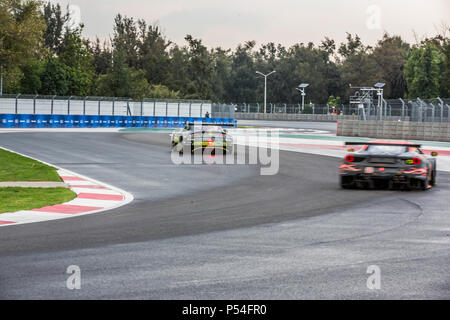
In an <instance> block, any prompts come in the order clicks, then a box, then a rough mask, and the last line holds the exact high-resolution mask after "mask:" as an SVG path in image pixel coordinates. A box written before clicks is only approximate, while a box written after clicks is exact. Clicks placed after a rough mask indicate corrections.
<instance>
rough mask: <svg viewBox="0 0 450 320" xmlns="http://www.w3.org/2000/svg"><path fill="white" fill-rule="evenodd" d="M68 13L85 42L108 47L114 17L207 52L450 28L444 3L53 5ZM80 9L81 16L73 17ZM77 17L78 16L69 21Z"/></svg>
mask: <svg viewBox="0 0 450 320" xmlns="http://www.w3.org/2000/svg"><path fill="white" fill-rule="evenodd" d="M52 2H59V3H60V4H61V5H62V6H63V7H66V6H67V5H68V4H70V5H72V6H73V7H72V8H73V12H77V11H79V13H80V17H81V21H82V22H83V23H84V24H85V30H84V35H85V36H87V37H89V38H92V39H93V38H95V37H96V36H98V37H100V38H101V39H107V38H109V36H110V35H111V34H112V28H113V19H114V16H115V15H116V14H117V13H121V14H122V15H126V16H130V17H135V18H142V19H145V20H146V21H147V22H149V23H156V24H158V25H160V26H161V28H162V30H163V32H164V34H165V35H166V37H167V38H168V39H170V40H172V41H174V42H176V43H178V44H180V45H181V44H184V43H185V42H184V37H185V35H186V34H191V35H192V36H193V37H195V38H200V39H202V40H203V43H204V44H205V45H207V46H208V47H216V46H221V47H224V48H235V47H236V45H237V44H239V43H243V42H245V41H248V40H256V42H257V44H258V45H260V44H262V43H267V42H275V43H281V44H283V45H285V46H290V45H292V44H294V43H298V42H304V43H307V42H309V41H312V42H315V43H319V42H320V41H321V40H322V39H323V38H324V37H325V36H328V37H330V38H332V39H335V40H336V41H337V42H343V41H345V32H351V33H357V34H358V35H360V37H361V38H362V39H363V41H364V42H365V43H366V44H374V43H375V42H376V40H377V39H379V38H380V37H381V36H382V34H383V32H384V31H387V32H389V33H390V34H398V35H401V36H402V37H403V38H404V39H405V40H407V41H409V42H414V41H415V40H414V32H415V33H416V34H417V35H419V36H425V35H428V36H431V35H435V34H436V33H437V29H438V28H439V27H440V26H441V25H442V24H443V23H446V24H447V25H450V0H297V1H295V0H222V1H219V0H52ZM78 8H79V10H78ZM75 15H77V14H75Z"/></svg>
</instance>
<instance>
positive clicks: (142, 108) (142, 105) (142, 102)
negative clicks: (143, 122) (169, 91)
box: [141, 98, 144, 117]
mask: <svg viewBox="0 0 450 320" xmlns="http://www.w3.org/2000/svg"><path fill="white" fill-rule="evenodd" d="M143 115H144V98H142V100H141V117H142V116H143Z"/></svg>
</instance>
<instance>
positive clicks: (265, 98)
mask: <svg viewBox="0 0 450 320" xmlns="http://www.w3.org/2000/svg"><path fill="white" fill-rule="evenodd" d="M275 72H276V71H275V70H274V71H272V72H271V73H269V74H264V73H261V72H259V71H256V73H257V74H260V75H262V76H263V77H264V113H267V78H268V77H269V76H270V75H272V74H274V73H275Z"/></svg>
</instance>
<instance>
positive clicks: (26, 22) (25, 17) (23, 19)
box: [0, 0, 45, 92]
mask: <svg viewBox="0 0 450 320" xmlns="http://www.w3.org/2000/svg"><path fill="white" fill-rule="evenodd" d="M39 6H40V2H39V1H35V0H28V1H20V0H0V66H2V68H3V78H4V80H5V87H6V90H4V91H5V92H18V91H19V90H20V81H21V79H22V78H23V72H22V70H21V68H22V67H23V66H25V65H27V64H28V65H29V64H30V63H31V64H32V62H30V61H31V60H33V59H38V58H39V57H40V55H41V54H42V51H41V40H42V36H43V32H44V29H45V24H44V21H43V19H42V16H41V13H40V11H39V9H40V7H39Z"/></svg>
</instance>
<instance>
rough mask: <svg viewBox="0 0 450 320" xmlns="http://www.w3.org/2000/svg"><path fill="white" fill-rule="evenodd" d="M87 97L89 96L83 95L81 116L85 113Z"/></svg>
mask: <svg viewBox="0 0 450 320" xmlns="http://www.w3.org/2000/svg"><path fill="white" fill-rule="evenodd" d="M88 98H89V96H86V97H84V99H83V116H85V115H86V100H87V99H88Z"/></svg>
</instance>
